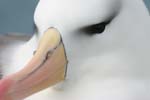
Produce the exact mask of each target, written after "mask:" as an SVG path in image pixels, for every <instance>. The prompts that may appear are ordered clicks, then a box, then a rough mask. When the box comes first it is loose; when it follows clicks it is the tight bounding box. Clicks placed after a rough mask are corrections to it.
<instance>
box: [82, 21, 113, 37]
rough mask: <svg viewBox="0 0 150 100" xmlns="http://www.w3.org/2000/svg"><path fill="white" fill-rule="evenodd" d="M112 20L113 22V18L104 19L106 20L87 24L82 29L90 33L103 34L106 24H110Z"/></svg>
mask: <svg viewBox="0 0 150 100" xmlns="http://www.w3.org/2000/svg"><path fill="white" fill-rule="evenodd" d="M110 22H111V20H109V21H104V22H101V23H98V24H94V25H90V26H86V27H84V28H82V29H80V31H82V32H86V33H87V34H88V35H94V34H101V33H102V32H104V30H105V28H106V25H108V24H109V23H110Z"/></svg>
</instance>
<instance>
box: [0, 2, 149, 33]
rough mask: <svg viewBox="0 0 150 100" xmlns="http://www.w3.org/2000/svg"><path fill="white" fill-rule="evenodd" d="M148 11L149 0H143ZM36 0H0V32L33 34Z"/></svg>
mask: <svg viewBox="0 0 150 100" xmlns="http://www.w3.org/2000/svg"><path fill="white" fill-rule="evenodd" d="M144 2H145V4H146V6H147V8H148V9H149V11H150V0H144ZM37 3H38V0H0V34H6V33H11V34H12V33H19V34H24V33H25V34H33V33H34V23H33V14H34V10H35V7H36V5H37Z"/></svg>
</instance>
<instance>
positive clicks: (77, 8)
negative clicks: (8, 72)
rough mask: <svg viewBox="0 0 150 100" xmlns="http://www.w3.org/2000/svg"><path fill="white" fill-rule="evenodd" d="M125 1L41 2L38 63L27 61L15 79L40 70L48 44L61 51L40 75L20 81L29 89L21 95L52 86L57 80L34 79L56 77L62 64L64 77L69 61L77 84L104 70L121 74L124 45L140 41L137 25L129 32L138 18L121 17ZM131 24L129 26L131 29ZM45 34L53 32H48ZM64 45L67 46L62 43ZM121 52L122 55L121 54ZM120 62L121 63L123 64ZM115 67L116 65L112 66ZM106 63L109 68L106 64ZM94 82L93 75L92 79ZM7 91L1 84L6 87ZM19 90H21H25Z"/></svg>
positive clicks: (37, 13) (69, 73) (37, 17)
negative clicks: (37, 67)
mask: <svg viewBox="0 0 150 100" xmlns="http://www.w3.org/2000/svg"><path fill="white" fill-rule="evenodd" d="M122 1H123V0H111V1H110V0H74V1H72V0H61V1H60V0H40V1H39V3H38V5H37V8H36V10H35V15H34V20H35V24H36V26H37V29H38V38H42V41H41V42H40V44H39V47H38V49H37V52H36V53H37V55H36V54H35V56H36V57H35V56H34V58H33V61H31V63H29V64H28V65H27V69H26V70H23V71H21V72H19V74H14V75H13V76H11V77H14V78H16V77H17V78H18V76H20V75H21V76H23V77H24V75H26V76H27V75H30V73H29V72H30V71H29V70H30V69H34V68H36V67H35V65H37V62H41V61H42V60H41V59H39V58H41V57H43V56H44V57H45V54H46V53H47V50H48V49H47V48H49V47H50V48H53V49H54V48H55V47H57V49H58V50H57V49H54V52H53V53H52V54H54V55H53V56H51V57H50V61H48V64H46V65H42V66H45V67H42V68H43V70H38V71H35V72H36V73H34V74H33V76H31V78H27V80H25V81H23V84H21V85H20V84H17V85H20V86H18V87H20V88H21V89H22V87H23V86H24V88H27V89H25V91H23V92H25V93H23V92H20V94H21V95H22V94H24V95H23V97H26V96H28V95H31V94H33V93H35V92H37V91H40V90H41V89H44V88H46V87H47V86H49V84H50V85H52V84H54V83H51V81H44V80H43V81H40V80H39V81H36V82H35V81H34V80H35V78H37V80H38V77H40V79H41V80H42V79H45V77H48V79H49V80H51V77H50V76H53V75H55V73H53V72H56V69H55V68H58V69H57V70H63V72H62V73H59V74H61V75H64V72H65V70H64V69H65V67H64V66H65V65H66V64H67V61H68V69H67V78H68V79H70V80H75V82H76V84H77V82H79V83H80V82H82V80H84V78H87V77H88V78H89V77H92V76H93V75H94V76H93V77H97V78H98V77H99V74H101V75H102V74H104V72H107V73H105V74H104V76H107V75H108V76H111V74H112V73H113V74H116V73H114V72H113V71H111V70H112V69H113V68H114V67H115V68H116V69H118V68H121V67H119V66H120V65H121V66H126V64H125V63H121V64H120V63H118V62H120V59H118V58H117V57H118V56H120V53H122V52H123V50H121V49H124V50H126V49H127V50H129V49H128V47H127V46H132V43H133V44H134V43H136V42H137V41H136V39H133V37H132V36H131V33H134V32H137V31H134V30H135V28H136V26H135V27H134V28H133V29H130V30H128V29H129V28H130V27H132V25H133V24H132V22H131V20H132V19H130V18H128V16H126V14H128V13H126V12H125V13H123V14H122V15H121V16H120V13H122V12H121V7H122ZM130 14H131V13H130ZM123 16H125V17H127V18H125V17H123ZM126 19H128V20H126ZM136 21H138V20H135V21H134V22H135V23H136ZM130 22H131V25H130ZM137 23H138V22H137ZM127 26H129V27H128V28H127ZM50 27H54V30H53V28H52V30H51V29H50V30H49V28H50ZM137 27H140V26H137ZM45 32H46V33H48V34H51V35H46V36H45ZM133 35H135V34H133ZM60 37H61V38H62V42H60V41H61V38H60ZM140 37H141V36H140V35H138V36H136V38H140ZM43 41H44V42H43ZM59 43H60V44H61V45H58V44H59ZM129 44H131V45H129ZM131 49H132V48H131ZM120 51H122V52H120ZM41 52H42V53H41ZM55 52H57V53H55ZM116 52H117V54H118V55H116ZM58 54H60V55H58ZM65 54H66V56H65ZM39 55H40V56H39ZM104 55H105V56H104ZM114 55H115V56H114ZM52 62H55V63H52ZM116 62H117V64H118V65H117V66H116ZM112 65H113V66H114V67H112ZM100 66H103V67H101V68H100ZM59 68H60V69H59ZM61 68H62V69H61ZM39 72H40V73H39ZM48 72H52V73H51V74H45V76H43V75H44V73H48ZM87 72H88V73H87ZM22 73H23V74H22ZM28 73H29V74H28ZM59 74H58V75H59ZM61 75H60V76H61ZM37 76H38V77H37ZM93 77H92V78H93ZM21 78H22V77H21ZM25 78H26V77H25ZM57 78H58V79H57ZM57 78H52V79H56V80H52V81H53V82H54V81H55V82H56V83H57V82H59V81H60V80H62V79H63V78H64V76H63V78H62V77H61V78H60V77H57ZM59 78H60V79H59ZM19 79H20V77H19ZM92 80H93V79H91V80H90V81H92ZM11 82H12V81H10V80H9V77H8V79H7V78H6V79H5V80H4V81H2V82H1V83H0V84H4V83H7V84H10V83H11ZM29 82H30V83H31V82H33V84H35V83H36V85H34V86H33V85H32V84H31V86H33V87H32V88H29V87H28V86H30V85H27V83H28V84H29ZM15 85H16V84H15ZM74 85H75V84H74ZM84 85H85V84H84ZM84 85H83V86H84ZM7 86H8V85H7ZM66 86H67V85H66ZM24 88H23V89H24ZM81 88H82V87H81ZM2 89H4V88H2ZM2 89H1V88H0V90H2ZM7 89H8V87H6V89H4V90H5V91H7ZM17 89H18V91H21V90H19V88H17ZM27 92H28V93H27ZM26 93H27V94H26ZM15 96H16V97H17V96H18V95H16V94H15ZM18 97H19V96H18ZM20 98H22V97H20Z"/></svg>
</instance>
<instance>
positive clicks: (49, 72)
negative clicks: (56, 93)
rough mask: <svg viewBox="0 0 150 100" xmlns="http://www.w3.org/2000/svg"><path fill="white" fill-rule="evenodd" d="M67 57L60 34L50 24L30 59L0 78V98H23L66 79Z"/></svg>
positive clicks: (13, 99) (0, 99)
mask: <svg viewBox="0 0 150 100" xmlns="http://www.w3.org/2000/svg"><path fill="white" fill-rule="evenodd" d="M66 66H67V58H66V55H65V49H64V45H63V42H62V40H61V36H60V34H59V32H58V31H57V30H56V29H55V28H49V29H48V30H47V31H46V32H45V33H44V35H43V37H42V38H41V40H40V42H39V46H38V48H37V50H36V52H35V54H34V55H33V57H32V59H31V60H30V61H29V63H28V64H27V65H26V66H25V67H24V68H23V69H22V70H20V71H18V72H17V73H14V74H13V75H10V76H7V77H6V78H4V79H2V80H1V81H0V100H22V99H23V98H26V97H28V96H30V95H32V94H34V93H36V92H38V91H40V90H43V89H45V88H47V87H49V86H52V85H55V84H56V83H58V82H60V81H62V80H64V79H65V73H66V72H65V71H66Z"/></svg>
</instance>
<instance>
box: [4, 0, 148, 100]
mask: <svg viewBox="0 0 150 100" xmlns="http://www.w3.org/2000/svg"><path fill="white" fill-rule="evenodd" d="M112 15H116V16H114V18H113V19H112V21H111V22H110V24H108V25H107V27H106V29H105V31H104V32H103V33H102V34H96V35H92V36H91V35H88V34H86V33H85V32H84V31H81V30H80V29H81V28H83V27H86V26H89V25H93V24H97V23H101V22H103V21H105V20H107V19H109V18H110V17H111V16H112ZM34 19H35V24H36V25H37V28H38V35H37V36H36V35H34V36H33V38H32V39H31V40H30V41H29V42H28V43H26V44H25V45H23V47H21V48H20V49H19V51H18V50H17V52H16V53H14V56H13V64H12V63H11V66H12V65H14V67H13V69H11V70H9V69H5V74H7V73H10V72H14V71H16V70H18V69H21V67H19V66H23V65H24V64H25V63H27V61H28V59H29V58H30V57H31V56H32V53H33V51H34V50H35V48H36V46H37V42H38V39H39V38H40V37H41V36H42V34H43V32H44V31H45V30H46V29H47V28H48V27H55V28H57V29H58V30H59V31H60V33H61V35H62V38H63V41H64V44H65V49H66V53H67V57H68V60H69V64H68V71H67V78H66V81H64V82H62V83H61V84H58V85H56V86H54V87H50V88H48V89H45V90H43V91H41V92H39V93H37V94H35V95H32V96H31V97H29V98H27V99H26V100H34V99H35V100H142V99H143V100H149V99H150V95H149V92H150V85H149V83H150V74H149V71H150V68H149V66H150V62H149V59H150V53H149V51H150V45H149V43H150V29H149V26H150V17H149V14H148V11H147V10H146V7H145V6H144V4H143V2H142V0H74V1H73V0H61V1H60V0H40V1H39V3H38V5H37V8H36V11H35V15H34ZM16 49H18V48H16ZM25 55H26V56H25ZM7 70H8V71H7Z"/></svg>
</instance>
